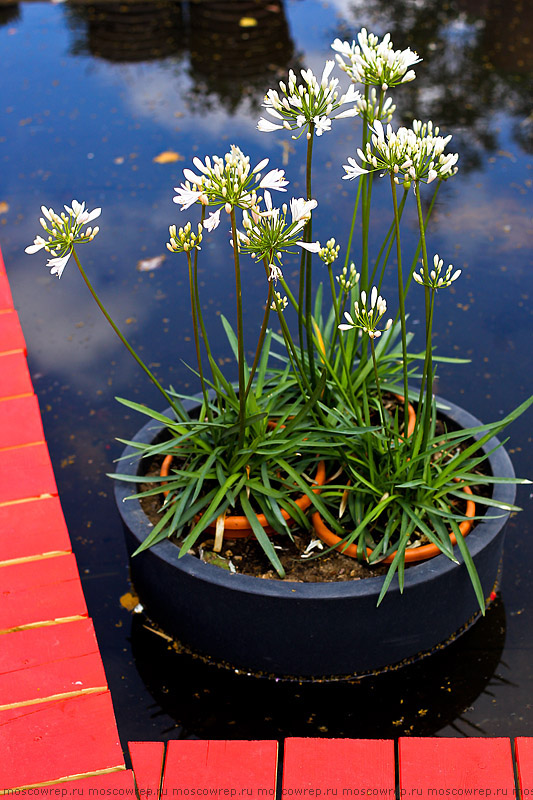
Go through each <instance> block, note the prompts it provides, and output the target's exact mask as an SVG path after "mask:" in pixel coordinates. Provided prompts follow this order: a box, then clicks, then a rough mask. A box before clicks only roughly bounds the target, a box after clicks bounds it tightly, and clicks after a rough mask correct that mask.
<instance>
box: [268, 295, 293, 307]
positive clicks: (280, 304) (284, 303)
mask: <svg viewBox="0 0 533 800" xmlns="http://www.w3.org/2000/svg"><path fill="white" fill-rule="evenodd" d="M274 294H275V295H276V299H275V300H272V303H271V305H270V308H271V309H272V311H276V309H277V308H278V307H279V310H280V311H285V309H286V308H287V306H288V305H289V301H288V300H287V298H286V296H285V295H284V296H283V297H282V296H281V294H280V292H274ZM276 300H277V303H276Z"/></svg>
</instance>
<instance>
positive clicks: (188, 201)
mask: <svg viewBox="0 0 533 800" xmlns="http://www.w3.org/2000/svg"><path fill="white" fill-rule="evenodd" d="M174 191H175V192H177V193H178V194H177V195H176V196H175V197H173V198H172V199H173V201H174V203H178V204H179V205H181V210H182V211H185V210H186V209H187V208H190V207H191V206H192V205H194V203H197V202H198V201H199V200H200V198H201V197H202V195H203V194H204V193H203V192H202V190H198V189H191V188H190V186H188V184H186V183H182V184H181V185H180V187H179V188H178V187H177V186H175V187H174Z"/></svg>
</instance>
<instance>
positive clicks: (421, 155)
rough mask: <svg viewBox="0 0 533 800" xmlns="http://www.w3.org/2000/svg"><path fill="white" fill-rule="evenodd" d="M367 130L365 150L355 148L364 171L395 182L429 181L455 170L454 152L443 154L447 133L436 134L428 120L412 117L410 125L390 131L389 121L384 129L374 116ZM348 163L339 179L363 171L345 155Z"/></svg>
mask: <svg viewBox="0 0 533 800" xmlns="http://www.w3.org/2000/svg"><path fill="white" fill-rule="evenodd" d="M371 130H372V135H371V137H370V141H369V142H367V145H366V149H365V151H364V152H363V151H362V150H361V149H358V150H357V155H358V156H359V158H360V159H361V161H362V163H363V164H364V165H365V166H366V167H368V169H367V170H366V171H370V172H371V171H374V170H380V171H381V172H382V174H386V173H389V174H393V175H394V180H395V182H396V183H400V181H410V180H414V181H423V182H425V183H431V182H432V181H434V180H435V179H436V178H440V179H446V178H448V177H450V176H451V175H455V173H456V172H457V167H456V166H455V165H456V163H457V160H458V158H459V156H458V155H457V153H448V154H444V148H445V147H446V145H447V144H448V142H449V141H450V139H451V136H446V137H443V136H439V129H438V128H434V127H433V123H432V122H431V121H430V122H426V123H422V122H420V121H419V120H414V122H413V127H412V128H404V127H401V128H398V130H397V131H394V130H393V129H392V126H391V125H390V124H389V125H387V128H386V130H385V129H384V127H383V125H382V123H381V121H380V120H379V119H376V120H375V121H374V124H373V126H372V128H371ZM348 162H349V164H348V165H345V166H344V169H345V171H346V173H347V174H346V175H344V176H343V178H348V179H352V178H355V177H358V175H360V174H361V171H362V170H363V171H364V170H365V168H364V167H361V166H359V164H357V162H356V161H355V160H354V159H353V158H348Z"/></svg>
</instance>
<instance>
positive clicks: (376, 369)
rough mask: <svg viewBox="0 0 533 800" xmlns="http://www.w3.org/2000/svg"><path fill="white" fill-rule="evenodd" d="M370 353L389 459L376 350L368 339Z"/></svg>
mask: <svg viewBox="0 0 533 800" xmlns="http://www.w3.org/2000/svg"><path fill="white" fill-rule="evenodd" d="M370 353H371V355H372V364H373V366H374V378H375V379H376V389H377V394H378V402H379V414H380V417H381V424H382V426H383V434H384V436H385V437H386V439H387V451H388V453H389V457H390V456H391V449H390V431H389V427H388V425H387V423H386V419H387V416H386V414H387V412H386V411H385V404H384V403H383V395H382V394H381V386H380V383H379V372H378V362H377V360H376V350H375V347H374V340H373V339H372V338H371V337H370Z"/></svg>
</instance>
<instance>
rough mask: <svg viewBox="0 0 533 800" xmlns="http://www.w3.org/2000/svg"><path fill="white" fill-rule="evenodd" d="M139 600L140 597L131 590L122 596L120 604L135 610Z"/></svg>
mask: <svg viewBox="0 0 533 800" xmlns="http://www.w3.org/2000/svg"><path fill="white" fill-rule="evenodd" d="M138 602H139V598H138V597H137V596H136V595H134V594H132V593H131V592H126V594H123V595H122V597H121V598H120V605H121V606H122V608H126V609H127V610H128V611H133V609H134V608H135V606H136V605H137V603H138Z"/></svg>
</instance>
